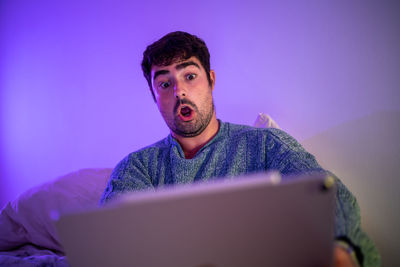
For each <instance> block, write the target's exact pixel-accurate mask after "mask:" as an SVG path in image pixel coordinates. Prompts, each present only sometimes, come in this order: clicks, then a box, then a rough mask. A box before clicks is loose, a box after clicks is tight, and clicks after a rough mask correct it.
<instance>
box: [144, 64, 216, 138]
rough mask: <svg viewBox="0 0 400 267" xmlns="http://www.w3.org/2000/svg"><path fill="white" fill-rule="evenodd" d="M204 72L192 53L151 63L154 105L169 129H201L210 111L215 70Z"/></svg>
mask: <svg viewBox="0 0 400 267" xmlns="http://www.w3.org/2000/svg"><path fill="white" fill-rule="evenodd" d="M210 75H211V83H212V84H211V86H210V85H209V83H208V79H207V74H206V72H205V70H204V68H203V67H202V65H201V63H200V61H199V60H198V59H197V58H196V57H191V58H189V59H187V60H183V61H178V62H174V63H172V64H171V65H168V66H152V68H151V78H152V84H153V91H154V94H155V97H156V101H157V106H158V109H159V110H160V112H161V115H162V116H163V118H164V120H165V122H166V123H167V125H168V127H169V128H170V130H171V131H172V132H173V133H175V134H177V135H180V136H182V137H194V136H197V135H199V134H201V133H202V132H203V130H204V129H205V128H206V127H207V126H208V124H209V123H210V121H211V118H212V116H213V114H214V104H213V98H212V90H213V89H214V81H215V73H214V71H210Z"/></svg>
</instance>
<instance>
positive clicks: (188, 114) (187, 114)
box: [179, 106, 193, 121]
mask: <svg viewBox="0 0 400 267" xmlns="http://www.w3.org/2000/svg"><path fill="white" fill-rule="evenodd" d="M192 115H193V110H192V109H191V108H190V107H189V106H182V107H181V108H180V109H179V117H181V119H182V120H185V121H188V120H190V119H191V118H192Z"/></svg>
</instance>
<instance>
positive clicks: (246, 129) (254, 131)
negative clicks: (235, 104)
mask: <svg viewBox="0 0 400 267" xmlns="http://www.w3.org/2000/svg"><path fill="white" fill-rule="evenodd" d="M223 125H224V131H225V134H226V135H227V136H229V137H232V138H237V137H239V138H240V137H244V136H246V137H251V136H254V137H257V138H265V139H267V138H268V139H269V140H271V141H275V142H281V143H284V144H287V145H290V144H292V143H294V142H296V143H297V141H296V140H295V139H294V138H293V137H291V136H290V135H289V134H288V133H286V132H285V131H283V130H281V129H277V128H258V127H254V126H248V125H240V124H235V123H230V122H224V123H223Z"/></svg>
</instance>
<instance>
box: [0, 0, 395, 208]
mask: <svg viewBox="0 0 400 267" xmlns="http://www.w3.org/2000/svg"><path fill="white" fill-rule="evenodd" d="M250 2H251V3H250ZM250 2H249V1H246V2H245V3H242V2H238V1H233V2H232V1H231V2H230V3H229V4H227V3H225V2H224V1H215V2H211V1H210V2H208V3H204V2H202V4H198V5H196V7H193V6H190V5H189V6H188V4H182V3H180V2H179V1H172V2H170V3H169V4H168V5H167V6H165V2H164V1H157V0H156V1H152V2H149V3H140V4H137V3H136V2H135V1H121V3H119V4H116V3H115V1H101V3H97V4H96V5H94V4H91V3H89V1H87V2H86V1H72V2H71V1H57V2H54V1H50V0H43V1H39V2H38V1H35V2H31V1H24V0H15V1H2V2H1V3H0V20H1V23H0V30H1V31H0V34H1V35H0V38H1V40H2V41H1V43H0V45H1V46H0V58H1V62H0V64H1V65H0V67H1V69H0V82H1V83H0V86H1V87H0V96H1V99H0V112H1V113H0V116H1V117H0V123H1V127H0V138H1V139H0V149H1V151H0V152H1V154H0V166H1V171H0V175H1V178H0V205H1V206H2V205H3V204H4V203H5V202H6V201H9V200H11V199H14V198H15V197H16V196H17V195H18V194H19V193H21V192H23V191H25V190H26V189H28V188H30V187H32V186H34V185H37V184H40V183H42V182H44V181H48V180H51V179H53V178H55V177H57V176H60V175H63V174H65V173H68V172H70V171H74V170H77V169H80V168H89V167H113V166H114V165H115V164H116V163H117V162H118V161H119V160H121V159H122V158H123V157H124V156H125V155H127V154H128V153H129V152H132V151H134V150H136V149H139V148H141V147H143V146H146V145H148V144H151V143H154V142H156V141H158V140H159V139H161V138H163V137H164V136H165V135H166V134H168V129H167V127H166V126H165V123H164V122H163V120H162V118H161V116H160V115H159V113H158V110H157V107H156V105H155V104H154V103H153V100H152V97H151V94H150V92H149V90H148V87H147V84H146V81H145V79H144V78H143V75H142V73H141V69H140V61H141V56H142V53H143V51H144V49H145V47H146V45H148V44H150V43H151V42H153V41H155V40H156V39H158V38H160V37H161V36H163V35H164V34H166V33H167V32H169V31H173V30H184V31H189V32H191V33H194V34H197V35H198V36H200V37H201V38H203V39H204V40H205V41H206V43H207V44H208V46H209V49H210V52H211V67H212V68H213V69H215V71H216V87H215V90H214V97H215V103H216V110H217V117H218V118H220V119H222V120H224V121H230V122H235V123H242V124H252V123H253V122H254V120H255V118H256V116H257V114H258V113H259V112H265V113H268V114H270V115H271V116H272V117H273V118H274V119H275V120H276V121H277V122H278V124H279V125H280V126H281V127H282V128H283V129H284V130H286V131H287V132H289V133H290V134H291V135H293V136H294V137H295V138H297V139H298V140H300V141H302V140H305V139H309V138H312V137H313V136H315V135H316V134H318V133H320V132H323V131H326V130H329V129H330V128H332V127H334V126H336V125H340V124H343V123H345V122H347V121H351V120H353V119H355V118H359V117H363V116H366V115H368V114H371V113H374V112H376V111H378V110H382V109H385V110H394V111H399V109H400V108H399V107H400V105H399V100H400V99H399V93H398V92H399V90H398V85H399V84H400V75H398V70H399V69H400V56H399V49H398V47H400V35H399V34H398V33H399V32H400V23H399V19H398V14H400V4H399V3H398V2H395V1H384V2H382V1H381V2H379V3H377V2H372V1H367V2H365V1H363V2H350V3H349V2H346V1H335V2H332V3H323V2H320V1H309V2H308V1H307V4H305V3H300V2H297V1H293V2H292V3H289V2H286V1H284V2H278V1H277V2H275V3H271V2H265V1H259V2H257V1H254V2H252V1H250ZM159 4H160V6H163V8H162V9H161V8H160V9H158V8H156V7H157V6H158V5H159ZM238 111H240V112H238Z"/></svg>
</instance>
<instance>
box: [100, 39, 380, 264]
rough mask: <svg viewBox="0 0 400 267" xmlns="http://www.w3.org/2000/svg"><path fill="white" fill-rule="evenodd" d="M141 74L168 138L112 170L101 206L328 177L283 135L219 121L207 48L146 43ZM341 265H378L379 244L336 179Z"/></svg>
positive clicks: (185, 42) (181, 42) (195, 43)
mask: <svg viewBox="0 0 400 267" xmlns="http://www.w3.org/2000/svg"><path fill="white" fill-rule="evenodd" d="M142 70H143V73H144V76H145V78H146V80H147V82H148V84H149V87H150V91H151V93H152V95H153V98H154V101H155V102H156V104H157V106H158V109H159V111H160V113H161V115H162V116H163V118H164V120H165V122H166V124H167V125H168V127H169V129H170V132H171V134H170V135H169V136H168V137H166V138H165V139H163V140H161V141H159V142H157V143H155V144H153V145H151V146H148V147H145V148H143V149H141V150H139V151H137V152H134V153H131V154H130V155H128V156H127V157H126V158H125V159H123V160H122V161H121V162H120V163H119V164H118V165H117V167H116V168H115V169H114V171H113V173H112V175H111V178H110V181H109V183H108V186H107V188H106V190H105V192H104V193H103V196H102V198H101V201H100V203H101V204H104V203H106V202H107V201H109V200H111V199H113V198H115V197H117V196H118V195H119V194H121V193H124V192H127V191H133V190H143V189H147V188H151V187H161V186H163V185H167V184H183V183H193V182H195V181H205V180H208V179H211V178H215V177H226V176H237V175H240V174H244V173H252V172H258V171H265V170H278V171H279V172H281V173H282V174H301V173H306V172H312V171H320V172H324V170H323V169H322V168H321V167H320V166H319V165H318V163H317V162H316V160H315V158H314V157H313V156H312V155H311V154H309V153H308V152H306V151H305V150H304V149H303V148H302V147H301V145H300V144H299V143H298V142H297V141H296V140H294V139H293V138H292V137H290V136H289V135H287V134H286V133H284V132H283V131H281V130H278V129H259V128H253V127H249V126H242V125H235V124H231V123H224V122H221V121H219V120H217V118H216V114H215V109H214V104H213V96H212V92H213V90H214V85H215V72H214V71H213V70H211V69H210V55H209V52H208V49H207V46H206V44H205V43H204V41H203V40H201V39H199V38H198V37H196V36H194V35H191V34H189V33H185V32H172V33H169V34H167V35H165V36H164V37H162V38H161V39H160V40H158V41H157V42H155V43H153V44H151V45H149V46H148V47H147V49H146V51H145V52H144V54H143V61H142ZM337 188H338V191H337V192H338V193H337V208H336V227H335V235H336V238H337V241H336V242H337V244H338V245H337V246H335V251H334V257H335V265H336V266H357V264H358V263H359V264H364V266H376V265H379V255H378V254H377V252H376V250H375V247H374V245H373V244H372V242H371V241H370V240H369V239H368V237H367V236H366V235H365V233H364V232H363V231H362V230H361V228H360V218H359V208H358V205H357V203H356V200H355V199H354V197H353V196H352V194H351V193H350V192H349V191H348V190H347V188H346V187H345V186H344V185H343V184H342V183H341V182H340V181H339V180H338V179H337Z"/></svg>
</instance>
